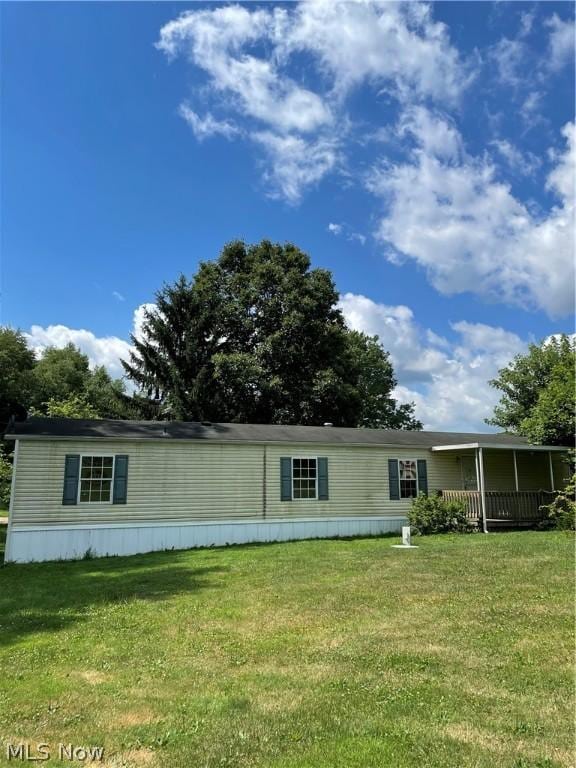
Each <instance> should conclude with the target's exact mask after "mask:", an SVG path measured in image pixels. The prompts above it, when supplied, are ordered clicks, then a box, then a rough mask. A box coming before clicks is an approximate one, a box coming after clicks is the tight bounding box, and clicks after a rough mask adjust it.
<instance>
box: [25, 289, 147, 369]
mask: <svg viewBox="0 0 576 768" xmlns="http://www.w3.org/2000/svg"><path fill="white" fill-rule="evenodd" d="M154 307H155V305H154V304H141V305H140V306H139V307H137V309H136V310H135V311H134V316H133V333H134V335H135V336H136V338H138V337H139V336H140V334H141V328H142V322H143V319H144V311H145V309H154ZM24 336H25V337H26V341H27V342H28V345H29V346H30V347H31V348H32V349H33V350H34V351H35V352H36V353H37V354H38V355H41V354H42V352H43V351H44V350H45V349H46V348H47V347H56V348H58V349H62V348H63V347H65V346H66V345H67V344H74V345H75V346H77V347H78V348H79V349H80V351H81V352H83V353H84V354H85V355H88V359H89V360H90V367H91V368H94V367H95V366H100V365H103V366H104V367H105V368H106V370H107V371H108V373H109V374H110V375H111V376H112V377H114V378H119V377H120V376H123V375H124V369H123V368H122V365H121V363H120V360H121V359H124V360H126V359H128V355H129V353H130V350H131V345H130V342H129V341H126V340H125V339H120V338H118V336H96V335H95V334H94V333H92V331H88V330H85V329H77V328H68V327H67V326H65V325H49V326H47V327H46V328H43V327H42V326H40V325H33V326H32V327H31V328H30V332H29V333H25V334H24Z"/></svg>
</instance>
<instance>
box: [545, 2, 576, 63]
mask: <svg viewBox="0 0 576 768" xmlns="http://www.w3.org/2000/svg"><path fill="white" fill-rule="evenodd" d="M544 23H545V25H546V26H547V27H548V28H549V29H550V30H551V31H550V37H549V40H548V50H549V55H548V59H547V66H548V67H549V69H550V70H552V71H553V72H557V71H558V70H560V69H562V67H564V65H566V64H570V63H571V62H572V66H573V60H574V38H575V35H576V31H575V27H574V20H573V19H569V20H567V21H563V20H562V19H561V18H560V17H559V16H558V15H557V14H556V13H555V14H554V15H553V16H551V17H550V18H549V19H547V20H546V21H545V22H544Z"/></svg>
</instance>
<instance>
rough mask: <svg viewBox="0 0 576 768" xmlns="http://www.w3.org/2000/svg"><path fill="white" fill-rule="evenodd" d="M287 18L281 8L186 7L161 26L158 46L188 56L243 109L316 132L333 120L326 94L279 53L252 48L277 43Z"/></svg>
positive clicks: (279, 124)
mask: <svg viewBox="0 0 576 768" xmlns="http://www.w3.org/2000/svg"><path fill="white" fill-rule="evenodd" d="M286 20H287V15H286V13H285V12H283V11H282V10H281V9H278V8H277V9H274V10H268V9H262V8H259V9H257V10H254V11H252V10H248V9H246V8H244V7H241V6H238V5H235V6H226V7H220V8H214V9H209V10H199V11H185V12H184V13H182V14H181V15H180V16H179V17H178V18H177V19H176V20H175V21H170V22H169V23H168V24H166V25H165V26H164V27H163V28H162V29H161V31H160V41H159V42H158V43H157V47H158V48H159V49H160V50H162V51H164V52H165V53H167V54H169V55H170V56H176V55H178V54H184V55H185V56H187V57H188V58H189V59H190V61H191V62H192V63H193V64H194V65H195V66H197V67H200V68H201V69H203V70H204V71H205V72H206V73H207V74H208V76H209V77H210V84H211V86H212V87H213V88H214V89H215V90H216V91H220V92H223V93H225V94H228V95H229V96H230V97H231V98H232V99H234V100H235V102H236V106H237V108H238V109H239V110H240V111H241V112H242V113H244V114H246V115H248V116H250V117H252V118H255V119H257V120H260V121H262V122H264V123H266V124H267V125H268V126H273V127H274V128H276V129H277V130H279V131H281V132H286V131H291V130H297V131H310V130H313V129H315V128H318V127H319V126H321V125H324V124H326V123H329V122H330V121H331V119H332V116H331V113H330V110H329V109H328V107H327V106H326V105H325V104H324V102H323V101H322V99H321V98H320V97H319V96H318V95H317V94H315V93H313V92H312V91H310V90H308V89H306V88H302V87H300V86H299V85H297V83H295V82H294V81H293V80H292V79H290V78H289V77H288V76H287V75H281V74H280V73H279V70H278V67H277V66H276V63H275V61H274V57H273V56H271V57H269V58H259V57H256V56H254V55H252V54H251V53H247V52H246V48H248V47H249V46H251V45H254V44H255V43H257V42H258V41H261V40H268V41H269V42H271V43H272V44H274V42H275V40H276V36H277V35H278V34H279V33H280V28H281V27H284V26H285V22H286Z"/></svg>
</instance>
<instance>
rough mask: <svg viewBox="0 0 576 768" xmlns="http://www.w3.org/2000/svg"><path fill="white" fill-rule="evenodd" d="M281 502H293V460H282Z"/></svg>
mask: <svg viewBox="0 0 576 768" xmlns="http://www.w3.org/2000/svg"><path fill="white" fill-rule="evenodd" d="M280 501H292V459H291V458H290V457H289V456H282V457H281V458H280Z"/></svg>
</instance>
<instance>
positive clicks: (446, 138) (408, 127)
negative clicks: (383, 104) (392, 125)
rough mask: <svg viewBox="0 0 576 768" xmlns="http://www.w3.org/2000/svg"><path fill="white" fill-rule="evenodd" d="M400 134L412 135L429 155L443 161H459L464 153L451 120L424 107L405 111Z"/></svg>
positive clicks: (400, 125) (399, 129) (459, 137)
mask: <svg viewBox="0 0 576 768" xmlns="http://www.w3.org/2000/svg"><path fill="white" fill-rule="evenodd" d="M398 132H399V134H400V136H405V135H406V134H410V135H411V136H412V137H413V138H414V139H415V140H416V142H417V144H418V145H419V146H420V147H422V149H423V150H424V152H425V153H426V154H427V155H432V156H434V157H438V158H441V159H443V160H451V161H457V160H458V158H459V157H460V156H461V154H462V151H463V148H462V138H461V136H460V133H459V132H458V129H457V128H456V127H455V126H454V125H453V124H452V123H451V122H450V119H449V118H448V117H447V116H446V115H443V116H442V115H437V114H433V113H432V112H431V111H430V110H429V109H426V108H425V107H422V106H417V107H410V108H408V109H406V110H405V111H404V113H403V114H402V117H401V119H400V123H399V127H398Z"/></svg>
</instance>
